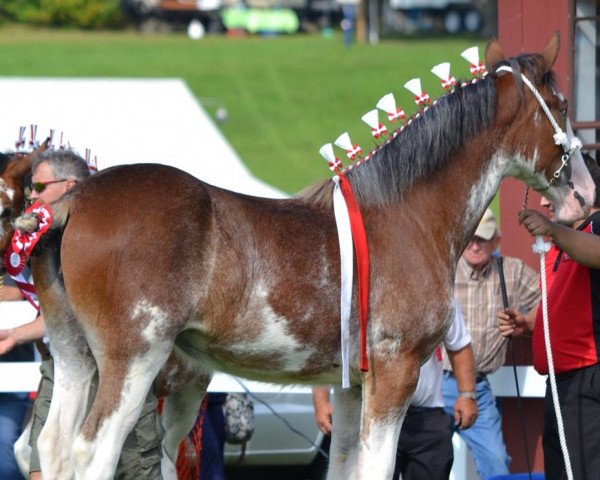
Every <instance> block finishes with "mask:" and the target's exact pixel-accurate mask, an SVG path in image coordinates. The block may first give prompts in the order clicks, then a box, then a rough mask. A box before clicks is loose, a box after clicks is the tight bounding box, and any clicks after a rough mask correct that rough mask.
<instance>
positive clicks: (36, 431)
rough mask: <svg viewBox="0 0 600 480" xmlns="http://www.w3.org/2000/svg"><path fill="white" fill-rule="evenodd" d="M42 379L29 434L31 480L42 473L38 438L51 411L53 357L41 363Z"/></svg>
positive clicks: (34, 403) (38, 477)
mask: <svg viewBox="0 0 600 480" xmlns="http://www.w3.org/2000/svg"><path fill="white" fill-rule="evenodd" d="M40 373H41V374H42V379H41V381H40V386H39V387H38V392H37V396H36V397H35V401H34V402H33V412H32V415H33V423H32V426H31V434H30V436H29V446H30V447H31V457H30V460H29V475H30V479H31V480H38V479H40V478H41V475H40V470H41V467H40V456H39V452H38V448H37V440H38V437H39V436H40V432H41V431H42V428H43V427H44V423H46V418H48V412H49V411H50V401H51V400H52V390H53V388H54V364H53V361H52V359H51V358H46V359H44V360H43V361H42V364H41V365H40Z"/></svg>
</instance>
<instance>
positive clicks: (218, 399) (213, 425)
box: [200, 393, 226, 480]
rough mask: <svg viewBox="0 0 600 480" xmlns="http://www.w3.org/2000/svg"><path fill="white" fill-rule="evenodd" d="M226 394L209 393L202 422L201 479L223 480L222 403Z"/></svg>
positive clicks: (223, 435)
mask: <svg viewBox="0 0 600 480" xmlns="http://www.w3.org/2000/svg"><path fill="white" fill-rule="evenodd" d="M225 396H226V394H221V393H209V394H208V401H207V407H206V412H205V414H204V421H203V423H202V451H201V454H200V455H201V457H200V478H201V480H224V479H225V472H224V467H223V449H224V447H225V420H224V417H223V403H224V402H225Z"/></svg>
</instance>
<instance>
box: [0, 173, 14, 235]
mask: <svg viewBox="0 0 600 480" xmlns="http://www.w3.org/2000/svg"><path fill="white" fill-rule="evenodd" d="M14 198H15V191H14V190H13V189H12V188H9V187H8V185H7V184H6V182H5V181H4V180H3V179H1V178H0V215H1V214H2V213H3V212H4V210H5V209H7V208H8V207H9V206H10V204H11V203H12V201H13V199H14ZM4 234H5V232H4V227H3V226H2V222H0V238H2V237H4Z"/></svg>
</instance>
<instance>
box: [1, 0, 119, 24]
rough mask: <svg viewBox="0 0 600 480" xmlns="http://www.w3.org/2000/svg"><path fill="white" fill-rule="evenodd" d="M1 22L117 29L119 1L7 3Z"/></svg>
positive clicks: (5, 0)
mask: <svg viewBox="0 0 600 480" xmlns="http://www.w3.org/2000/svg"><path fill="white" fill-rule="evenodd" d="M0 19H4V20H10V21H14V22H19V23H28V24H32V25H41V26H49V27H77V28H84V29H95V28H115V27H118V26H120V25H121V24H122V22H123V17H122V13H121V10H120V4H119V0H3V1H2V2H1V3H0Z"/></svg>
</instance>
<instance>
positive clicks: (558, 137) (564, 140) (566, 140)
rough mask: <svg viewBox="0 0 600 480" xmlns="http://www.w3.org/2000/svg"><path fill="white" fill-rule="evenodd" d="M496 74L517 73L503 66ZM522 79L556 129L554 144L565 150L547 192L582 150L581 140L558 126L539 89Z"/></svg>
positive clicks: (522, 76) (523, 76)
mask: <svg viewBox="0 0 600 480" xmlns="http://www.w3.org/2000/svg"><path fill="white" fill-rule="evenodd" d="M496 72H510V73H512V74H513V75H515V72H514V71H513V69H512V68H511V67H509V66H508V65H502V66H500V67H498V68H497V69H496ZM521 79H522V80H523V83H525V85H527V87H528V88H529V90H531V93H532V94H533V96H534V97H535V98H536V99H537V101H538V102H539V104H540V106H541V107H542V110H544V113H545V114H546V116H547V117H548V120H549V121H550V124H551V125H552V128H553V129H554V132H555V133H554V135H553V138H554V143H555V144H556V145H561V146H562V148H563V151H564V153H563V155H562V157H561V158H560V161H561V165H560V167H558V170H556V171H555V172H554V174H553V175H552V179H551V180H550V182H549V185H548V187H546V188H544V189H542V190H546V189H548V188H549V187H551V186H553V185H554V184H555V183H556V181H557V180H558V179H559V178H560V174H561V172H562V170H563V169H564V168H565V167H566V166H567V165H568V164H569V160H570V159H571V156H572V155H573V154H574V153H575V151H576V150H577V149H579V148H581V140H579V139H578V138H577V137H576V136H574V135H571V136H569V135H567V134H566V133H565V132H564V131H563V130H562V129H561V128H560V127H559V126H558V123H556V120H555V119H554V117H553V116H552V113H550V109H549V108H548V105H546V102H545V101H544V99H543V98H542V95H541V94H540V92H538V91H537V89H536V88H535V87H534V86H533V84H532V83H531V82H530V81H529V79H528V78H527V77H526V76H525V75H523V74H522V73H521Z"/></svg>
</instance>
